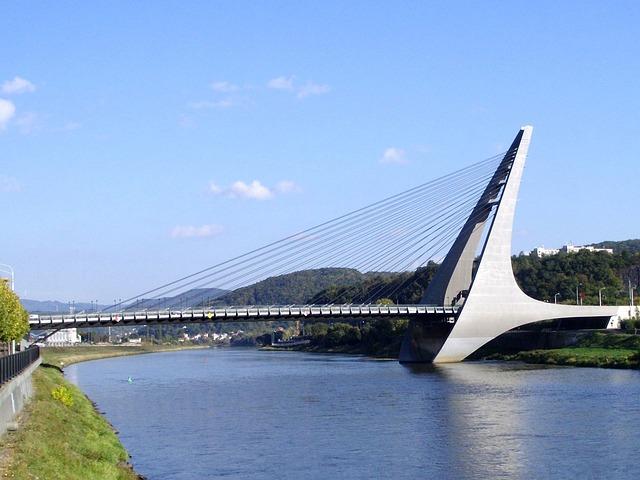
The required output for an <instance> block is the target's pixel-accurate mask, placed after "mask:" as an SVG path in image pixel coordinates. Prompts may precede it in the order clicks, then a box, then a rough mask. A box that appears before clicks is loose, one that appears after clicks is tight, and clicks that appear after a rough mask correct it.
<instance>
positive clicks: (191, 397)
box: [67, 349, 640, 480]
mask: <svg viewBox="0 0 640 480" xmlns="http://www.w3.org/2000/svg"><path fill="white" fill-rule="evenodd" d="M67 376H68V377H69V378H70V379H71V380H72V381H73V382H75V383H76V384H77V385H79V386H80V387H81V388H82V389H83V390H84V391H85V392H86V393H87V394H88V395H89V396H90V397H91V398H92V399H93V400H94V401H95V402H96V403H97V404H98V406H99V408H100V410H101V411H104V412H105V413H106V416H107V417H108V419H109V420H110V421H111V423H113V425H114V426H115V427H116V429H117V430H119V432H120V438H121V440H122V442H123V443H124V445H125V446H126V448H127V449H128V450H129V452H130V453H131V455H132V457H133V458H132V463H133V465H134V467H135V468H136V470H137V471H138V472H139V473H141V474H143V475H145V476H146V477H147V478H149V479H151V480H156V479H204V478H218V477H225V478H238V479H343V478H344V479H372V478H375V479H378V478H380V479H386V478H390V479H391V478H393V479H412V480H413V479H427V478H436V479H449V478H451V479H466V478H478V479H489V478H522V479H537V478H540V479H542V478H544V479H546V478H558V479H566V478H623V479H624V478H633V479H637V478H639V477H640V372H638V371H629V370H605V369H602V370H598V369H577V368H544V367H534V366H527V365H519V364H505V363H464V364H454V365H444V366H439V367H430V368H424V369H422V370H419V371H418V370H411V369H408V368H406V367H403V366H401V365H399V364H398V363H397V362H391V361H376V360H371V359H367V358H360V357H350V356H349V357H347V356H340V355H318V354H305V353H297V352H259V351H255V350H250V349H246V350H245V349H208V350H191V351H182V352H174V353H158V354H151V355H140V356H133V357H121V358H115V359H107V360H98V361H93V362H86V363H80V364H77V365H72V366H70V367H68V369H67ZM128 377H132V379H133V382H132V383H129V382H128V381H127V379H128Z"/></svg>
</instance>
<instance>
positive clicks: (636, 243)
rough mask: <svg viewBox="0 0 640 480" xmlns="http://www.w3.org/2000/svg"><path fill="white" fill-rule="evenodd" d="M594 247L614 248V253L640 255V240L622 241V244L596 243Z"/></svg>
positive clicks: (610, 242)
mask: <svg viewBox="0 0 640 480" xmlns="http://www.w3.org/2000/svg"><path fill="white" fill-rule="evenodd" d="M593 246H594V247H597V248H612V249H613V251H614V253H622V252H629V253H640V239H635V240H622V241H620V242H614V241H604V242H600V243H594V244H593Z"/></svg>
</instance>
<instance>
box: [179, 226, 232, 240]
mask: <svg viewBox="0 0 640 480" xmlns="http://www.w3.org/2000/svg"><path fill="white" fill-rule="evenodd" d="M223 231H224V228H223V227H222V226H221V225H216V224H209V225H177V226H175V227H173V229H171V238H206V237H215V236H217V235H220V234H221V233H222V232H223Z"/></svg>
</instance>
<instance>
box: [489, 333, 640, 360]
mask: <svg viewBox="0 0 640 480" xmlns="http://www.w3.org/2000/svg"><path fill="white" fill-rule="evenodd" d="M488 358H489V359H495V360H516V361H521V362H526V363H540V364H545V365H569V366H575V367H602V368H640V336H637V335H626V334H603V333H594V334H593V335H591V336H589V337H588V338H586V339H584V340H582V341H581V342H580V343H579V344H578V345H577V346H575V347H566V348H558V349H553V350H530V351H524V352H519V353H516V354H514V355H502V354H495V355H491V356H490V357H488Z"/></svg>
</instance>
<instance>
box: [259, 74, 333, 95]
mask: <svg viewBox="0 0 640 480" xmlns="http://www.w3.org/2000/svg"><path fill="white" fill-rule="evenodd" d="M267 87H268V88H272V89H274V90H287V91H293V92H295V93H296V96H297V97H298V98H305V97H310V96H312V95H322V94H324V93H328V92H329V91H331V87H329V85H325V84H320V83H313V82H307V83H306V84H304V85H296V82H295V77H294V76H293V75H292V76H289V77H285V76H282V77H276V78H272V79H271V80H269V81H268V82H267Z"/></svg>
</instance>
